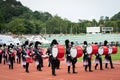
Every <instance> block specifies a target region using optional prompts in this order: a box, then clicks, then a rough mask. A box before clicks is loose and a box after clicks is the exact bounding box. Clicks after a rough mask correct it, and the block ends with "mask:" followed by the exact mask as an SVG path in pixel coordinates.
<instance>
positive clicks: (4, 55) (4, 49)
mask: <svg viewBox="0 0 120 80" xmlns="http://www.w3.org/2000/svg"><path fill="white" fill-rule="evenodd" d="M7 54H8V46H7V45H6V44H3V63H4V64H6V63H7V62H8V56H7Z"/></svg>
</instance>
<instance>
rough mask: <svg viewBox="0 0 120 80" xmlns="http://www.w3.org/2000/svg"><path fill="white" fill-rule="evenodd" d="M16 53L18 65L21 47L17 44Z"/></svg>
mask: <svg viewBox="0 0 120 80" xmlns="http://www.w3.org/2000/svg"><path fill="white" fill-rule="evenodd" d="M16 51H17V54H16V58H17V63H18V64H20V63H21V51H22V49H21V46H20V45H19V43H17V47H16Z"/></svg>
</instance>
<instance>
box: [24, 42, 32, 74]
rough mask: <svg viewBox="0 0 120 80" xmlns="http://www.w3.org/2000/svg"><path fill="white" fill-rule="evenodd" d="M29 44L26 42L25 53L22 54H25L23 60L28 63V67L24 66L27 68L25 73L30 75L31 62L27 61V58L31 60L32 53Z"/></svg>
mask: <svg viewBox="0 0 120 80" xmlns="http://www.w3.org/2000/svg"><path fill="white" fill-rule="evenodd" d="M28 45H29V42H28V41H25V44H24V48H23V51H22V54H23V57H24V58H23V59H24V60H25V61H26V65H25V64H24V65H25V66H24V67H25V72H27V73H29V70H28V69H29V62H28V61H27V58H30V57H31V56H32V54H31V52H30V49H29V46H28Z"/></svg>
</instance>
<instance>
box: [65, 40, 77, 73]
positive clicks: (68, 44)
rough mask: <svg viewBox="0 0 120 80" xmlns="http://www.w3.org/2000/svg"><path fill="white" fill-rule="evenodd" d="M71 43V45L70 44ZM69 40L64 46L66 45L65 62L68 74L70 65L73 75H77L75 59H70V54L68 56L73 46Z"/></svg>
mask: <svg viewBox="0 0 120 80" xmlns="http://www.w3.org/2000/svg"><path fill="white" fill-rule="evenodd" d="M71 43H72V44H71ZM71 43H70V41H69V40H65V45H66V62H67V65H68V73H70V65H71V63H72V67H73V73H77V72H75V63H76V62H77V59H76V58H72V57H71V54H70V49H71V47H72V46H73V42H71Z"/></svg>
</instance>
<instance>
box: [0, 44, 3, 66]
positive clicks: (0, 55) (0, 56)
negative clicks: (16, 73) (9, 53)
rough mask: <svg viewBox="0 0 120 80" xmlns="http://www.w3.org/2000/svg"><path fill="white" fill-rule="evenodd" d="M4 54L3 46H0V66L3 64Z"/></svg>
mask: <svg viewBox="0 0 120 80" xmlns="http://www.w3.org/2000/svg"><path fill="white" fill-rule="evenodd" d="M2 53H3V50H2V45H1V44H0V64H1V63H2Z"/></svg>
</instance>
